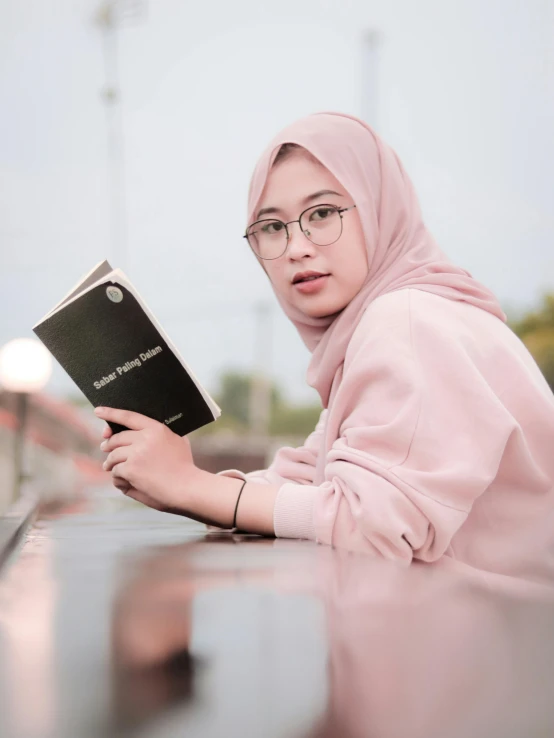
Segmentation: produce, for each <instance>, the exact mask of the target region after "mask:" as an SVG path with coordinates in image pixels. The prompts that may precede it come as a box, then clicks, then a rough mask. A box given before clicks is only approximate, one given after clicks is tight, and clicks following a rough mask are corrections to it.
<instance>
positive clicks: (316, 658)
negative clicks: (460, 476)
mask: <svg viewBox="0 0 554 738" xmlns="http://www.w3.org/2000/svg"><path fill="white" fill-rule="evenodd" d="M553 641H554V586H551V584H550V583H548V581H542V582H538V581H537V582H531V581H525V580H522V579H512V578H509V577H505V576H499V575H491V574H487V573H484V572H478V571H476V570H472V569H469V568H466V567H463V566H461V565H458V564H457V563H456V562H453V561H450V560H445V561H444V562H443V563H442V564H441V565H434V566H428V565H415V566H412V567H411V568H409V569H405V568H400V567H397V566H394V565H391V564H388V563H386V562H382V561H375V560H372V559H369V558H366V557H360V556H355V555H348V554H345V553H339V552H335V551H332V550H330V549H328V548H325V547H319V546H316V545H312V544H311V543H307V542H299V541H282V540H279V541H273V540H264V539H260V538H257V537H254V536H252V537H250V536H232V535H230V534H227V533H222V534H217V533H213V534H208V535H206V534H205V531H204V529H203V528H202V526H198V525H196V524H194V523H190V522H188V521H186V520H184V519H182V518H177V517H173V516H166V515H162V514H159V513H155V512H153V511H151V510H147V509H146V508H142V507H140V506H138V505H135V504H134V503H131V502H129V501H128V500H126V498H124V497H121V496H118V494H117V493H115V492H111V491H106V492H105V493H102V494H97V495H96V497H95V499H94V503H93V504H92V503H91V504H84V505H81V506H77V507H76V508H74V509H73V510H66V511H65V512H63V513H60V514H56V515H51V516H50V517H48V518H46V519H42V520H41V521H39V523H38V524H37V525H36V526H35V527H34V528H33V529H32V530H31V531H30V533H29V535H28V536H27V539H26V542H25V545H24V546H23V548H22V549H21V550H20V551H19V552H18V554H17V555H16V556H14V557H13V559H12V561H11V562H10V563H9V566H8V567H7V568H6V569H4V570H3V572H2V574H1V575H0V735H1V736H2V738H50V737H52V738H66V736H67V738H88V737H89V736H90V738H93V737H95V736H152V737H153V738H158V737H160V738H161V737H166V736H167V737H168V738H169V737H170V736H184V735H190V736H207V737H211V736H214V737H216V736H226V737H229V736H245V737H247V736H253V737H254V736H255V737H258V736H263V737H264V738H265V737H266V736H267V737H268V738H271V737H272V736H283V737H288V736H291V737H292V736H294V737H295V738H296V737H298V738H316V736H317V737H321V738H323V737H324V736H325V737H327V736H328V737H331V736H333V737H335V736H336V737H338V738H349V737H350V736H352V737H356V738H357V737H362V736H363V737H364V738H371V737H373V736H378V737H383V738H389V737H390V738H396V737H397V736H398V738H400V736H402V738H404V737H405V736H407V735H409V736H410V738H419V737H420V736H421V738H423V736H425V737H426V738H434V736H437V737H439V736H440V738H462V737H465V736H471V738H479V737H480V736H483V738H485V736H486V738H494V737H495V736H502V738H510V737H512V736H513V738H524V737H525V738H533V737H534V736H537V738H538V737H539V736H540V737H541V738H547V737H549V736H552V735H554V707H553V698H554V646H553Z"/></svg>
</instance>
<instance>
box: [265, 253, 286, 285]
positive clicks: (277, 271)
mask: <svg viewBox="0 0 554 738" xmlns="http://www.w3.org/2000/svg"><path fill="white" fill-rule="evenodd" d="M263 268H264V270H265V273H266V274H267V276H268V277H269V281H270V282H271V284H272V285H273V286H274V287H275V289H276V290H282V289H283V288H284V286H285V283H286V280H285V273H284V269H283V264H282V260H280V259H276V260H275V261H268V262H266V263H265V264H263Z"/></svg>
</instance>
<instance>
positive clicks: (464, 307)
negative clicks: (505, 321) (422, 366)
mask: <svg viewBox="0 0 554 738" xmlns="http://www.w3.org/2000/svg"><path fill="white" fill-rule="evenodd" d="M483 320H484V321H489V320H492V321H493V322H495V323H498V322H499V321H498V319H497V318H494V317H493V316H491V315H488V314H485V311H483V310H480V309H479V308H476V307H473V306H471V305H468V304H466V303H462V302H457V301H454V300H448V299H446V298H444V297H441V296H439V295H435V294H433V293H430V292H424V291H423V290H418V289H413V288H411V289H401V290H397V291H395V292H389V293H387V294H385V295H382V296H380V297H378V298H377V299H375V300H374V301H373V302H372V303H370V304H369V305H368V307H367V308H366V310H365V311H364V314H363V315H362V317H361V319H360V321H359V323H358V325H357V326H356V329H355V330H354V333H353V334H352V338H351V339H350V343H349V346H348V350H347V352H346V357H345V363H349V362H350V361H352V360H354V359H355V358H356V357H360V356H362V355H363V356H365V357H367V358H369V356H370V355H374V356H375V355H378V356H379V357H381V358H383V356H391V354H393V355H395V356H398V355H399V353H400V354H403V355H404V356H407V355H408V354H413V352H414V343H418V342H419V341H418V338H421V336H430V337H432V336H435V337H436V338H437V339H441V340H444V337H445V336H448V338H449V339H450V342H451V343H454V344H455V343H458V342H461V343H463V342H464V334H466V333H468V331H469V332H474V327H475V324H476V322H480V321H483Z"/></svg>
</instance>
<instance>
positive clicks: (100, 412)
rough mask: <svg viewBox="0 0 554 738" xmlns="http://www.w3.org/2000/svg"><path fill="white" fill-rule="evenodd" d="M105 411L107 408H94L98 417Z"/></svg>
mask: <svg viewBox="0 0 554 738" xmlns="http://www.w3.org/2000/svg"><path fill="white" fill-rule="evenodd" d="M105 409H106V408H105V407H96V408H94V412H95V413H96V415H101V414H102V413H103V412H104V410H105Z"/></svg>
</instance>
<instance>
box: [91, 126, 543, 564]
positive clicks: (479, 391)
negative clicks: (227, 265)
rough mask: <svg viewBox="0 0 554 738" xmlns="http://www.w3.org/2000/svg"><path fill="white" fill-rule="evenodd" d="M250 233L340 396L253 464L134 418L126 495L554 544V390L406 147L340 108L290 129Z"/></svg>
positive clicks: (472, 546)
mask: <svg viewBox="0 0 554 738" xmlns="http://www.w3.org/2000/svg"><path fill="white" fill-rule="evenodd" d="M246 236H247V239H248V242H249V244H250V246H251V248H252V251H253V253H254V255H255V256H256V257H257V259H258V261H259V263H260V265H261V266H262V268H263V269H264V270H265V272H266V274H267V276H268V278H269V282H270V284H271V286H272V288H273V289H274V291H275V293H276V295H277V297H278V300H279V302H280V304H281V306H282V308H283V310H284V311H285V313H286V314H287V316H288V317H289V318H290V319H291V321H292V322H293V324H294V325H295V327H296V328H297V330H298V331H299V332H300V335H301V337H302V339H303V340H304V342H305V343H306V345H307V346H308V348H309V349H310V351H311V352H312V359H311V363H310V366H309V369H308V383H309V384H310V385H311V386H312V387H315V388H316V389H317V391H318V392H319V395H320V397H321V401H322V403H323V407H324V408H325V409H324V411H323V413H322V415H321V419H320V422H319V423H318V425H317V427H316V429H315V431H314V432H313V433H312V434H311V435H310V436H309V438H308V439H307V440H306V443H305V445H304V446H302V447H300V448H296V449H291V448H283V449H281V450H280V451H279V452H278V453H277V455H276V457H275V459H274V461H273V463H272V464H271V466H270V467H269V468H268V469H267V470H265V471H261V472H255V473H252V474H248V475H243V474H241V473H240V472H238V471H229V472H224V473H223V474H221V475H217V476H216V475H212V474H209V473H207V472H205V471H202V470H200V469H198V468H197V467H196V466H195V465H194V460H193V458H192V455H191V452H190V446H189V443H188V441H187V440H186V438H185V439H183V438H180V437H178V436H176V435H175V434H173V433H172V432H171V431H170V430H169V429H168V428H166V427H165V426H163V425H162V424H160V423H157V422H156V421H153V420H151V419H149V418H146V417H144V416H140V415H137V414H134V413H131V412H127V411H123V410H117V409H108V408H102V409H98V411H97V412H98V415H99V416H100V417H101V418H104V419H105V420H110V421H115V422H117V423H121V424H123V425H125V426H127V427H128V428H129V429H130V430H128V431H124V432H122V433H119V434H117V435H114V436H111V437H110V431H109V429H106V431H105V437H106V438H107V440H106V441H105V442H104V443H103V448H104V450H105V451H106V452H108V454H109V455H108V458H107V460H106V464H105V468H106V469H108V470H111V472H112V475H113V478H114V483H115V485H116V486H118V487H120V488H121V489H123V490H124V491H125V492H126V494H128V495H129V496H131V497H134V498H135V499H137V500H140V501H141V502H144V503H145V504H147V505H150V506H152V507H155V508H157V509H159V510H166V511H170V512H174V513H175V512H176V513H180V514H182V515H185V516H188V517H190V518H194V519H195V520H200V521H203V522H206V523H209V524H212V525H218V526H221V527H229V526H232V525H236V526H238V527H239V528H240V529H241V530H245V531H251V532H255V533H260V534H263V535H276V536H278V537H288V538H305V539H312V540H314V541H318V542H320V543H325V544H330V545H336V546H340V547H346V548H349V549H354V550H363V551H368V552H372V553H376V554H378V555H382V556H384V557H388V558H394V559H399V560H404V561H406V562H410V561H412V560H413V559H420V560H423V561H434V560H436V559H439V558H440V557H441V556H443V555H444V554H447V555H449V556H452V557H454V558H458V559H461V560H464V561H466V562H467V563H471V564H474V565H476V566H480V567H483V568H489V569H493V570H496V571H498V570H501V571H503V570H509V569H510V568H513V563H514V562H520V563H523V561H531V560H537V556H539V557H543V559H544V556H545V555H547V554H549V553H551V552H552V551H554V524H553V523H554V520H553V519H552V513H553V511H554V396H553V394H552V392H551V391H550V389H549V387H548V385H547V383H546V381H545V380H544V378H543V376H542V375H541V373H540V371H539V369H538V367H537V366H536V364H535V362H534V361H533V359H532V357H531V356H530V354H529V353H528V352H527V350H526V349H525V347H524V346H523V344H522V343H521V342H520V341H519V339H518V338H516V336H515V335H514V334H513V333H512V332H511V331H510V329H509V328H508V327H507V326H506V324H505V316H504V314H503V312H502V310H501V308H500V306H499V304H498V302H497V300H496V299H495V297H494V296H493V295H492V294H491V293H490V292H489V291H488V290H487V289H486V288H485V287H483V286H482V285H481V284H479V283H478V282H476V281H475V280H474V279H473V278H472V277H471V276H470V275H469V274H468V273H467V272H466V271H464V270H462V269H460V268H458V267H456V266H454V265H453V264H452V263H450V262H449V261H448V259H447V258H446V257H445V255H444V254H443V253H442V251H441V250H440V249H439V247H438V246H437V244H436V243H435V241H434V240H433V237H432V236H431V234H430V233H429V231H428V230H427V228H426V227H425V224H424V223H423V220H422V216H421V213H420V209H419V205H418V201H417V198H416V194H415V192H414V188H413V186H412V183H411V181H410V179H409V178H408V175H407V174H406V172H405V170H404V168H403V166H402V164H401V163H400V161H399V160H398V157H397V156H396V154H395V153H394V152H393V151H392V150H391V148H390V147H389V146H387V145H386V144H385V143H384V142H383V141H382V140H381V138H380V137H379V136H378V135H376V134H375V132H374V131H373V130H371V129H370V128H369V127H368V126H367V125H366V124H365V123H363V122H362V121H361V120H358V119H357V118H354V117H352V116H348V115H342V114H337V113H322V114H316V115H311V116H308V117H307V118H304V119H302V120H300V121H298V122H296V123H294V124H292V125H291V126H289V127H288V128H286V129H285V130H283V131H282V132H281V133H280V134H279V135H278V136H277V137H276V138H275V139H274V140H273V141H272V142H271V143H270V145H269V146H268V148H267V149H266V151H265V152H264V153H263V154H262V156H261V158H260V160H259V162H258V164H257V166H256V169H255V171H254V174H253V178H252V181H251V186H250V192H249V202H248V226H247V230H246Z"/></svg>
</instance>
